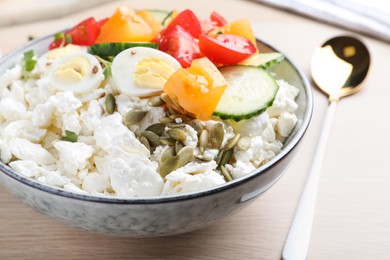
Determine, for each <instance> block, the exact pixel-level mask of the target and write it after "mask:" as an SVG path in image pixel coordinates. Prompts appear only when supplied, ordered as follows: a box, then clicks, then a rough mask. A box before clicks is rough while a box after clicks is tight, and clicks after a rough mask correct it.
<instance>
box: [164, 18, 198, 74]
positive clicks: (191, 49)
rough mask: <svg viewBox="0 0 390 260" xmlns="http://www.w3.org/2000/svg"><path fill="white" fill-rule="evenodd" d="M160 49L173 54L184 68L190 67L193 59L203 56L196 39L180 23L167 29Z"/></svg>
mask: <svg viewBox="0 0 390 260" xmlns="http://www.w3.org/2000/svg"><path fill="white" fill-rule="evenodd" d="M158 49H159V50H160V51H163V52H166V53H168V54H170V55H172V56H173V57H174V58H175V59H176V60H178V61H179V62H180V64H181V66H182V67H184V68H187V67H189V66H190V65H191V62H192V60H193V59H196V58H200V57H201V54H200V51H199V45H198V43H197V42H196V39H195V38H194V37H193V36H192V35H191V34H190V33H189V32H187V31H186V30H185V29H183V27H181V26H180V25H176V26H175V27H174V28H172V29H170V31H165V33H164V34H163V35H162V37H161V39H160V43H159V47H158Z"/></svg>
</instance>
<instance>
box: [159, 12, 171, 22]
mask: <svg viewBox="0 0 390 260" xmlns="http://www.w3.org/2000/svg"><path fill="white" fill-rule="evenodd" d="M172 14H173V11H170V12H169V13H168V14H167V16H165V18H164V19H163V20H162V22H161V25H165V22H166V21H167V20H168V19H169V18H171V17H172Z"/></svg>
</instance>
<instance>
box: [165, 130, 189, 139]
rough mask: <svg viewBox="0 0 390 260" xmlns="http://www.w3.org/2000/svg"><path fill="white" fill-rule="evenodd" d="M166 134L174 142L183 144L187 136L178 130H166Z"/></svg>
mask: <svg viewBox="0 0 390 260" xmlns="http://www.w3.org/2000/svg"><path fill="white" fill-rule="evenodd" d="M167 134H168V135H169V136H170V137H171V138H172V139H174V140H176V141H180V142H184V141H185V140H186V139H187V134H186V133H185V132H184V131H183V130H181V129H179V128H171V129H168V131H167Z"/></svg>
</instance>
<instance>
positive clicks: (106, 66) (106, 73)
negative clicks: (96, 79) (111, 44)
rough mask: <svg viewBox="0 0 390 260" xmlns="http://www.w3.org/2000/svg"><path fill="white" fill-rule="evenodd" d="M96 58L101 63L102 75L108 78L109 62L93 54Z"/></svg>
mask: <svg viewBox="0 0 390 260" xmlns="http://www.w3.org/2000/svg"><path fill="white" fill-rule="evenodd" d="M95 57H96V59H98V61H99V62H100V64H102V65H103V68H104V71H103V75H104V78H108V77H110V76H111V62H109V61H107V60H105V59H103V58H101V57H99V56H97V55H95ZM107 59H110V58H109V57H107Z"/></svg>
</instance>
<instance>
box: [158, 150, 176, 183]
mask: <svg viewBox="0 0 390 260" xmlns="http://www.w3.org/2000/svg"><path fill="white" fill-rule="evenodd" d="M178 165H179V156H177V155H176V156H173V157H170V158H168V159H166V160H165V161H164V162H162V163H161V164H160V166H159V167H158V172H159V173H160V175H161V177H163V178H165V176H167V175H168V174H169V173H171V172H173V171H174V170H176V169H177V168H178Z"/></svg>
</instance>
